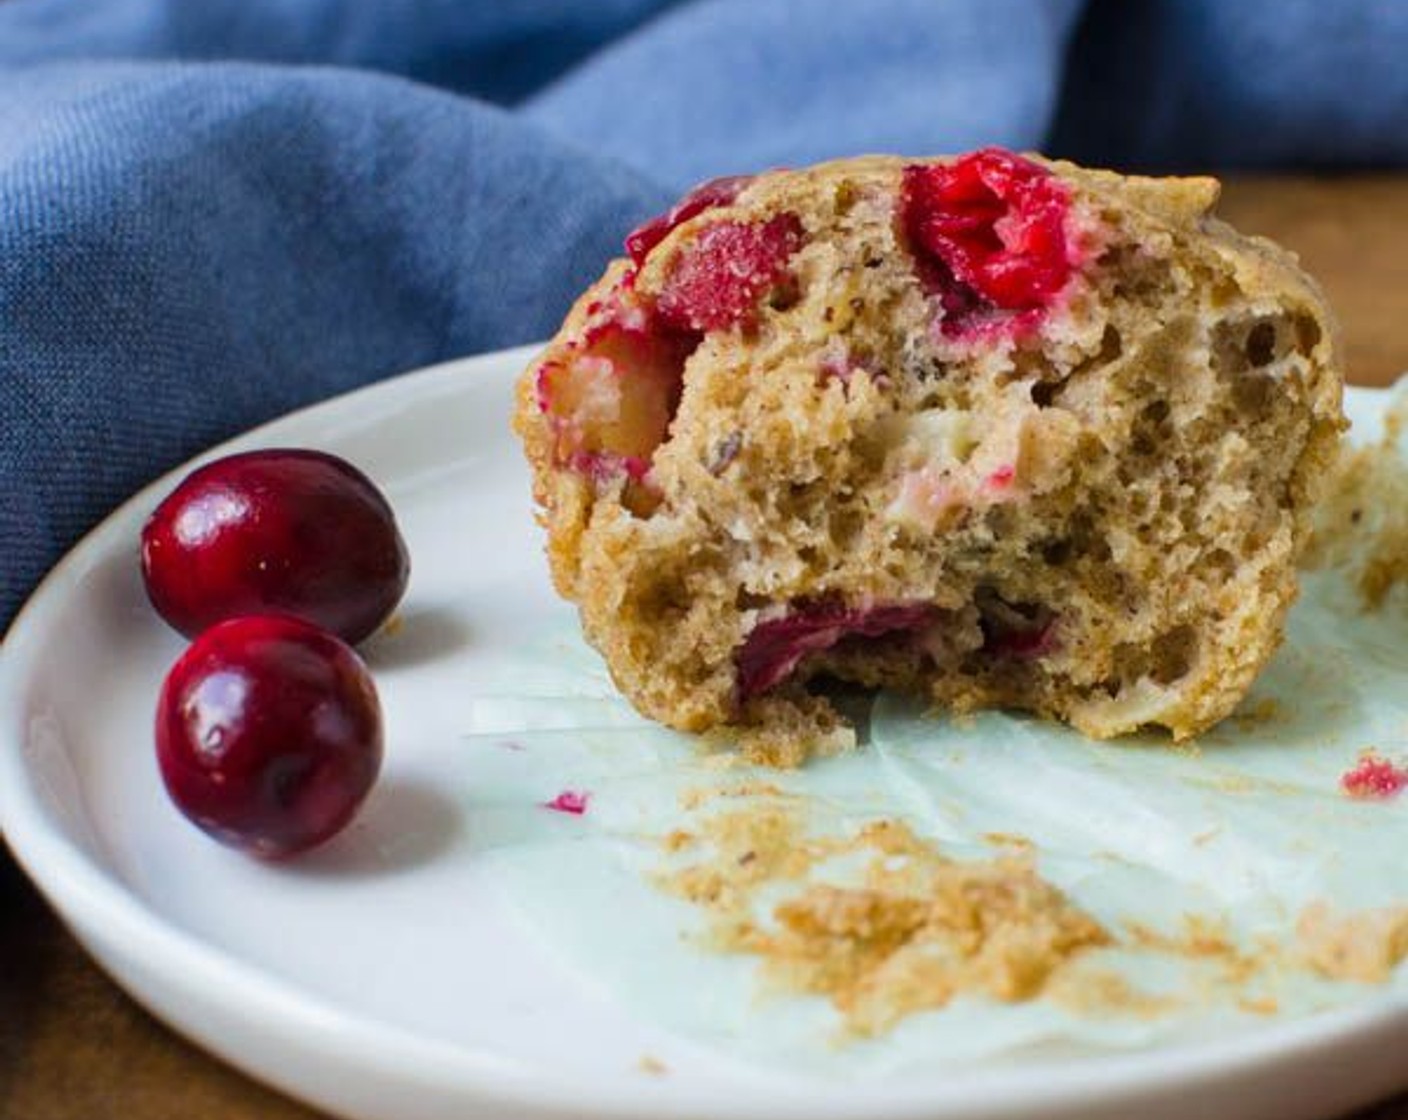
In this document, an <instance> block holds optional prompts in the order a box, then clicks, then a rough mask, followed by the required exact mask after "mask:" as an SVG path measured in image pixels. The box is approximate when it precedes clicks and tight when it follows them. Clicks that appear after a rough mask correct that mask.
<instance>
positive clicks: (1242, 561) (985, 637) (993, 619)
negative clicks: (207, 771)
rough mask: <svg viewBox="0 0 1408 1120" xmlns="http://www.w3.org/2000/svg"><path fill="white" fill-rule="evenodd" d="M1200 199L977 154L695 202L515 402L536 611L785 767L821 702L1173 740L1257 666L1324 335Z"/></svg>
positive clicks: (1301, 516)
mask: <svg viewBox="0 0 1408 1120" xmlns="http://www.w3.org/2000/svg"><path fill="white" fill-rule="evenodd" d="M1216 196H1217V185H1216V183H1215V182H1214V181H1212V180H1208V179H1145V178H1129V177H1121V176H1118V175H1115V174H1112V173H1108V172H1102V171H1091V170H1085V169H1082V168H1078V167H1075V166H1073V165H1071V164H1066V163H1053V162H1048V161H1046V160H1042V159H1040V158H1037V157H1024V156H1018V155H1014V154H1012V153H1009V152H1005V151H1002V150H998V149H987V150H984V151H981V152H975V153H970V154H968V155H965V156H961V157H957V158H938V159H920V160H905V159H900V158H892V157H865V158H860V159H852V160H843V161H838V162H835V163H830V164H823V165H820V166H817V167H813V168H808V169H804V170H798V171H774V172H769V173H766V174H763V175H759V176H755V177H746V176H741V177H734V178H731V179H725V180H716V181H715V182H713V183H709V184H705V185H704V186H703V187H701V188H698V189H697V190H696V191H694V192H692V193H691V194H690V195H688V196H686V197H685V198H684V199H682V200H681V201H680V203H679V204H678V205H676V206H675V208H674V209H673V210H671V211H670V212H669V213H668V214H665V215H662V216H661V217H659V218H657V219H655V220H654V221H652V222H650V223H647V224H646V225H645V226H642V227H641V228H640V229H638V230H637V231H635V233H633V234H632V235H631V237H630V238H629V239H628V241H627V249H628V254H629V256H628V258H627V259H622V260H618V261H615V262H613V263H612V264H611V266H610V267H609V268H608V269H607V271H606V273H605V275H604V276H603V277H602V278H601V279H600V280H599V281H598V282H597V283H596V284H594V285H593V286H592V287H591V288H590V289H589V290H588V291H587V292H586V293H585V294H584V295H583V296H582V298H581V299H580V300H579V301H578V303H577V305H576V306H575V307H574V308H573V310H572V312H571V313H570V315H569V316H568V318H567V321H566V322H565V324H564V325H563V327H562V329H561V330H560V331H559V333H558V334H557V336H556V337H555V338H554V339H553V340H552V342H551V343H550V345H549V346H548V348H547V350H546V352H545V353H544V354H542V355H541V356H540V357H539V358H538V359H537V360H536V361H535V362H534V363H533V364H532V366H531V367H530V368H529V369H528V370H526V371H525V372H524V374H523V376H522V378H521V379H520V382H519V394H518V404H517V413H516V417H515V426H516V429H517V431H518V432H519V434H520V435H521V436H522V438H523V441H524V445H525V448H526V451H527V455H528V458H529V460H530V462H531V464H532V468H533V476H534V486H535V498H536V501H537V503H538V505H539V508H540V516H541V520H542V522H543V524H544V526H545V527H546V529H547V533H548V554H549V558H550V562H551V568H552V574H553V579H554V582H555V584H556V586H557V589H558V590H559V592H560V593H561V594H562V595H564V596H565V597H566V598H568V599H570V600H572V601H573V602H575V603H576V604H577V606H578V608H579V610H580V614H581V620H582V626H583V630H584V632H585V634H586V637H587V638H588V640H589V641H590V642H591V643H592V644H593V645H594V646H595V647H596V648H597V649H598V650H599V651H600V652H601V654H602V655H603V657H604V658H605V660H606V663H607V666H608V667H609V669H610V671H611V674H612V677H613V679H614V680H615V682H616V684H617V686H618V687H619V688H620V689H621V691H622V692H623V693H624V694H625V695H626V696H627V697H628V698H629V699H630V700H631V702H632V703H633V704H634V705H635V707H636V708H637V709H639V710H640V711H641V712H642V713H644V714H645V715H647V716H649V717H651V718H653V719H656V720H659V721H661V722H663V723H666V724H668V725H670V726H672V727H676V728H680V729H683V730H689V731H713V732H715V733H716V734H718V735H721V736H725V737H727V738H728V739H729V741H730V742H733V743H735V744H737V745H739V746H740V747H741V748H742V749H743V750H744V751H745V752H746V753H747V754H748V755H749V756H750V757H751V758H753V759H754V760H758V761H764V762H771V763H774V764H779V765H790V764H796V763H798V762H800V761H801V760H803V759H804V758H805V757H806V756H807V755H808V754H809V753H811V752H814V751H817V750H833V749H838V748H842V747H844V746H846V745H847V743H848V742H850V741H852V740H853V733H852V731H851V729H850V727H849V725H848V723H847V722H846V720H845V719H844V717H843V716H842V715H841V714H840V712H839V711H838V709H837V706H836V705H835V704H834V703H833V700H832V695H833V691H834V685H835V684H836V683H837V682H843V683H849V684H852V685H860V686H864V687H887V688H894V689H898V690H900V691H904V692H908V693H912V694H918V695H920V696H922V697H925V698H927V699H929V700H931V701H932V702H933V703H934V704H935V706H936V707H938V708H941V709H946V710H949V711H954V712H963V711H973V710H977V709H984V708H995V707H997V708H1011V709H1020V710H1025V711H1030V712H1034V713H1037V714H1039V715H1042V716H1046V717H1050V718H1054V719H1059V720H1064V721H1066V722H1068V723H1070V724H1072V725H1073V726H1075V727H1076V728H1078V729H1079V730H1081V731H1082V732H1084V733H1086V734H1088V735H1091V736H1095V737H1099V738H1107V737H1111V736H1116V735H1120V734H1123V733H1126V732H1131V731H1134V730H1137V729H1139V728H1143V727H1146V726H1158V727H1163V728H1167V729H1168V730H1169V731H1170V732H1171V733H1172V735H1173V737H1174V738H1175V739H1179V740H1182V739H1186V738H1188V737H1190V736H1192V735H1195V734H1197V733H1198V732H1199V731H1201V730H1203V729H1204V728H1207V727H1208V726H1210V725H1212V724H1213V723H1215V722H1217V721H1218V720H1220V719H1222V718H1223V717H1224V716H1226V715H1227V714H1228V713H1229V712H1231V711H1232V709H1233V707H1234V706H1235V705H1236V704H1237V702H1238V700H1240V699H1241V698H1242V696H1243V695H1245V693H1246V691H1247V689H1248V688H1249V687H1250V685H1251V682H1252V680H1253V679H1254V677H1255V676H1256V674H1257V672H1258V670H1259V669H1260V668H1261V666H1262V665H1263V664H1264V663H1265V662H1266V660H1267V659H1268V658H1269V657H1270V656H1271V654H1272V652H1273V651H1274V650H1275V648H1276V646H1277V644H1278V642H1279V640H1280V637H1281V633H1282V626H1283V622H1284V617H1285V613H1286V610H1287V609H1288V608H1289V606H1290V604H1291V602H1292V600H1293V599H1294V597H1295V594H1296V575H1295V570H1296V562H1297V559H1298V556H1299V554H1300V552H1301V550H1302V547H1303V545H1304V542H1305V538H1306V536H1307V521H1308V514H1309V509H1310V506H1311V504H1312V501H1313V498H1314V495H1315V491H1316V488H1317V483H1318V480H1319V479H1320V478H1321V476H1323V475H1325V474H1327V473H1328V469H1329V466H1330V464H1331V463H1332V462H1333V460H1334V456H1335V452H1336V447H1337V441H1338V437H1339V432H1340V430H1341V428H1342V427H1343V418H1342V414H1341V410H1340V393H1341V387H1340V375H1339V368H1338V362H1337V355H1336V339H1335V333H1336V332H1335V328H1334V325H1333V323H1332V320H1331V318H1330V315H1329V312H1328V310H1327V309H1326V307H1325V304H1324V301H1323V299H1322V297H1321V295H1320V293H1319V292H1318V290H1317V289H1316V288H1315V286H1314V285H1313V283H1312V282H1311V281H1310V280H1309V279H1308V278H1307V277H1306V276H1305V275H1304V273H1302V272H1301V271H1300V270H1299V268H1298V267H1297V266H1296V264H1295V261H1294V259H1293V258H1292V257H1291V256H1290V255H1289V254H1287V253H1285V252H1284V251H1282V250H1280V249H1278V248H1277V247H1276V246H1274V245H1272V244H1270V243H1268V242H1266V241H1263V240H1259V239H1255V238H1248V237H1243V236H1241V235H1239V234H1237V233H1236V232H1234V231H1233V230H1231V229H1230V228H1229V227H1227V226H1226V225H1224V224H1223V223H1221V222H1220V221H1218V220H1217V219H1215V218H1214V217H1212V216H1211V208H1212V205H1213V203H1214V202H1215V200H1216Z"/></svg>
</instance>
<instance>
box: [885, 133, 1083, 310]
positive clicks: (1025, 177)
mask: <svg viewBox="0 0 1408 1120" xmlns="http://www.w3.org/2000/svg"><path fill="white" fill-rule="evenodd" d="M1069 208H1070V196H1069V192H1068V191H1067V190H1066V188H1065V186H1064V185H1063V184H1062V183H1061V181H1060V180H1059V179H1057V178H1056V177H1055V176H1054V175H1052V174H1051V173H1050V172H1049V171H1047V170H1046V169H1045V168H1044V167H1041V166H1040V165H1038V164H1035V163H1033V162H1032V161H1031V160H1027V159H1023V158H1021V157H1020V156H1017V155H1013V154H1012V153H1011V152H1008V151H1004V150H1002V149H1001V148H986V149H984V150H983V151H980V152H973V153H970V154H969V155H966V156H963V157H962V158H960V159H957V160H955V161H953V162H952V163H943V164H916V165H913V166H910V167H906V168H905V169H904V179H903V184H902V186H901V190H900V211H899V221H900V226H901V228H902V229H903V231H904V234H905V237H906V238H907V240H908V241H909V244H910V247H911V249H912V251H913V252H914V254H915V257H916V259H917V261H918V264H919V272H920V277H921V279H922V280H923V281H924V284H925V286H926V287H927V288H928V289H929V290H930V291H931V292H934V293H936V294H937V295H938V297H939V300H940V303H941V304H942V306H943V308H944V312H945V315H944V323H943V330H944V333H945V334H948V335H956V334H961V333H963V332H964V331H965V330H966V329H967V328H968V327H969V326H970V325H971V324H972V323H973V322H975V321H981V320H983V319H987V318H993V317H1000V316H1003V315H1007V316H1009V317H1010V316H1012V315H1015V314H1019V313H1022V312H1033V311H1040V310H1041V309H1043V308H1045V307H1047V306H1049V304H1050V303H1051V301H1052V300H1053V299H1054V298H1055V296H1056V294H1057V293H1058V292H1059V291H1060V290H1061V289H1062V288H1063V287H1064V286H1065V284H1066V281H1067V280H1068V279H1069V278H1070V275H1071V271H1072V267H1073V265H1072V256H1071V253H1070V250H1069V248H1068V246H1067V243H1066V231H1065V219H1066V214H1067V211H1068V210H1069Z"/></svg>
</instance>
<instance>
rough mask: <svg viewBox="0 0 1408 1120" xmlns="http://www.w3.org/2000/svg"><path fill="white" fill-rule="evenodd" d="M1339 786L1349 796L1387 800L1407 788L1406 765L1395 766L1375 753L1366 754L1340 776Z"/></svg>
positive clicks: (1407, 768)
mask: <svg viewBox="0 0 1408 1120" xmlns="http://www.w3.org/2000/svg"><path fill="white" fill-rule="evenodd" d="M1340 788H1341V789H1343V790H1344V791H1345V793H1347V794H1349V796H1350V797H1358V798H1363V799H1365V800H1387V799H1388V798H1390V797H1394V796H1396V795H1397V794H1399V793H1402V792H1403V790H1405V789H1408V767H1402V766H1395V765H1394V764H1393V763H1392V762H1390V761H1389V760H1388V759H1386V758H1381V757H1379V756H1378V755H1376V754H1366V755H1365V756H1364V757H1363V758H1361V759H1360V760H1359V761H1358V763H1356V764H1355V766H1354V768H1353V769H1352V770H1349V771H1348V772H1346V773H1345V774H1344V775H1343V776H1342V777H1341V778H1340Z"/></svg>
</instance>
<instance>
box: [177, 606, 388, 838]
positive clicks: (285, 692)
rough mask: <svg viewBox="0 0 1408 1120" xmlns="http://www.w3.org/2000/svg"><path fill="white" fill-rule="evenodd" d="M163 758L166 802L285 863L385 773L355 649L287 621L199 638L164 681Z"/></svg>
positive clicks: (374, 713)
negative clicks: (167, 797) (378, 776)
mask: <svg viewBox="0 0 1408 1120" xmlns="http://www.w3.org/2000/svg"><path fill="white" fill-rule="evenodd" d="M156 750H157V762H158V763H159V765H160V767H161V776H162V779H163V780H164V781H165V783H166V789H167V791H168V792H169V793H170V794H171V799H172V800H173V801H174V802H175V803H176V806H177V807H178V808H179V809H180V810H181V812H183V813H184V814H185V815H186V816H187V817H189V818H190V819H191V820H192V821H194V822H195V823H196V824H197V825H199V826H200V827H201V828H203V829H204V830H205V831H206V832H208V833H210V834H211V835H212V836H214V837H215V838H216V839H217V840H220V841H221V842H223V843H225V844H229V845H231V846H232V847H236V848H240V849H243V850H245V851H249V852H251V853H253V854H255V855H259V856H265V857H278V856H286V855H291V854H293V853H295V852H299V851H303V850H304V849H306V848H311V847H312V846H313V845H315V844H319V843H321V842H322V841H324V840H326V839H328V837H330V836H332V835H333V834H334V833H336V832H337V831H338V830H339V829H341V828H342V827H343V826H344V825H345V824H346V823H347V822H348V820H349V819H351V817H352V814H353V813H354V812H356V810H357V807H358V806H359V805H361V803H362V801H363V800H364V799H365V797H366V795H367V793H368V791H369V790H370V789H371V787H372V783H373V781H375V779H376V775H377V771H378V770H379V769H380V768H381V755H382V735H381V706H380V704H379V703H378V701H377V696H376V689H375V688H374V686H373V685H372V678H371V674H370V673H368V672H367V668H366V666H365V665H364V664H363V663H362V660H361V658H359V657H358V656H357V654H356V653H354V652H353V650H352V648H351V647H350V646H348V645H346V644H345V643H344V642H342V641H341V640H340V639H339V638H337V637H336V636H335V635H333V634H330V633H328V632H327V631H326V630H322V629H320V628H319V627H317V626H314V625H313V624H312V623H309V622H305V621H303V620H301V619H297V618H292V617H289V616H286V615H284V616H281V615H251V616H248V617H244V618H233V619H230V620H228V621H226V622H221V623H219V624H217V625H216V626H213V627H211V628H210V629H209V630H207V631H206V632H205V633H203V634H201V635H200V637H198V638H197V639H196V640H195V641H194V642H193V643H192V644H191V646H190V648H189V649H187V650H186V652H185V653H184V654H183V655H182V656H181V657H180V659H179V660H178V661H177V662H176V664H175V665H173V666H172V668H171V671H170V672H169V673H168V674H167V677H166V681H165V683H164V684H163V685H162V689H161V696H160V699H159V700H158V701H157V713H156Z"/></svg>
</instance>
